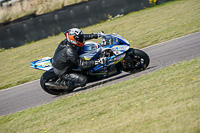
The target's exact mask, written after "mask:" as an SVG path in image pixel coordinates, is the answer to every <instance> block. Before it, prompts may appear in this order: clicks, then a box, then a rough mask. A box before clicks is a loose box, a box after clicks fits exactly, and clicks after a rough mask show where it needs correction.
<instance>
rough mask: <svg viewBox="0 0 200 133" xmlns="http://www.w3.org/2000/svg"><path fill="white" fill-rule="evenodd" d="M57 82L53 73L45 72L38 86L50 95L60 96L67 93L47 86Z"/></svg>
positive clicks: (64, 90) (66, 90)
mask: <svg viewBox="0 0 200 133" xmlns="http://www.w3.org/2000/svg"><path fill="white" fill-rule="evenodd" d="M57 80H58V77H57V76H56V74H55V73H54V72H48V71H46V72H45V73H44V74H43V75H42V77H41V78H40V85H41V87H42V89H43V90H44V91H45V92H47V93H49V94H52V95H62V94H65V93H67V92H69V90H68V89H52V88H50V87H49V86H48V85H47V84H48V83H52V82H53V83H54V82H56V81H57Z"/></svg>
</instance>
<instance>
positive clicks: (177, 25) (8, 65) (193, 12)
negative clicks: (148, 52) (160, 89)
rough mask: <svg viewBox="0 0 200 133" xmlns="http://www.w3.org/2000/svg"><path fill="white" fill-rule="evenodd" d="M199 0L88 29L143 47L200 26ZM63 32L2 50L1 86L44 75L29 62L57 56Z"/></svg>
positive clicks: (183, 1) (181, 1) (183, 0)
mask: <svg viewBox="0 0 200 133" xmlns="http://www.w3.org/2000/svg"><path fill="white" fill-rule="evenodd" d="M199 24H200V3H199V0H178V1H172V2H168V3H166V4H164V5H159V6H156V7H153V8H149V9H145V10H141V11H138V12H133V13H130V14H128V15H125V16H123V17H120V18H116V19H113V20H111V21H106V22H102V23H100V24H96V25H93V26H89V27H87V28H83V29H82V30H83V31H84V33H92V32H94V33H95V32H99V31H102V30H103V31H105V33H118V34H120V35H122V36H124V37H125V38H126V39H127V40H128V41H129V42H130V43H131V47H134V48H143V47H146V46H150V45H153V44H156V43H160V42H163V41H167V40H170V39H173V38H177V37H180V36H183V35H186V34H189V33H193V32H196V31H199V30H200V25H199ZM63 39H64V35H63V33H62V34H60V35H58V36H53V37H50V38H47V39H43V40H40V41H37V42H33V43H30V44H27V45H24V46H21V47H18V48H13V49H9V50H2V52H0V58H1V60H0V81H1V82H0V89H4V88H8V87H11V86H15V85H18V84H21V83H24V82H28V81H31V80H34V79H38V78H40V76H41V74H42V73H43V71H38V70H34V69H31V68H30V67H29V65H30V64H29V63H30V62H32V61H34V60H36V59H39V58H41V57H46V56H53V53H54V51H55V49H56V47H57V45H58V43H59V42H60V41H61V40H63Z"/></svg>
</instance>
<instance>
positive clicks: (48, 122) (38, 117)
mask: <svg viewBox="0 0 200 133" xmlns="http://www.w3.org/2000/svg"><path fill="white" fill-rule="evenodd" d="M199 64H200V58H198V59H195V60H192V61H189V62H182V63H179V64H178V65H173V66H170V67H167V68H164V69H162V70H158V71H156V72H153V73H150V74H147V75H143V76H140V77H137V78H133V79H131V80H127V81H124V82H120V83H118V84H115V85H111V86H109V87H106V88H101V89H97V90H94V91H90V92H86V93H81V94H78V93H76V94H74V95H73V96H71V97H68V98H63V99H60V100H57V101H56V102H53V103H50V104H46V105H42V106H39V107H35V108H31V109H28V110H25V111H20V112H17V113H15V114H11V115H9V116H1V118H0V129H1V130H0V132H1V133H7V132H20V133H27V132H33V133H34V132H35V133H40V132H50V133H55V132H59V133H69V132H72V133H76V132H77V133H80V132H81V133H86V132H90V133H91V132H99V133H101V132H102V133H103V132H104V133H113V132H116V133H119V132H127V133H133V132H137V133H138V132H139V133H147V132H153V133H154V132H155V133H162V132H167V133H168V132H169V133H198V132H199V131H200V114H199V110H200V92H199V89H200V66H199Z"/></svg>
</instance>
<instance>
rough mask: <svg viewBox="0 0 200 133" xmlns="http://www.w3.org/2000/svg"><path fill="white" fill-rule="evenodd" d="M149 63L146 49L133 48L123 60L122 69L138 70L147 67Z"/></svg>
mask: <svg viewBox="0 0 200 133" xmlns="http://www.w3.org/2000/svg"><path fill="white" fill-rule="evenodd" d="M149 63H150V59H149V56H148V55H147V54H146V53H145V52H144V51H142V50H139V49H132V48H131V49H130V51H129V52H128V53H127V56H126V57H125V58H124V60H123V62H122V66H123V69H122V70H123V71H126V72H131V73H134V72H138V71H141V70H144V69H146V68H147V67H148V65H149Z"/></svg>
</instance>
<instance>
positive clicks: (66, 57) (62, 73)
mask: <svg viewBox="0 0 200 133" xmlns="http://www.w3.org/2000/svg"><path fill="white" fill-rule="evenodd" d="M64 34H65V36H66V39H65V40H63V41H62V42H61V43H60V44H59V45H58V47H57V49H56V51H55V54H54V56H53V59H52V66H53V69H54V73H55V74H56V75H57V76H58V77H59V78H61V79H62V80H64V81H65V82H64V83H63V84H64V85H66V86H68V88H69V89H71V91H72V90H73V89H74V88H75V87H83V86H85V85H86V83H87V77H86V76H84V75H82V74H77V73H73V72H72V68H74V67H77V66H79V67H80V68H81V69H82V70H85V69H90V68H92V67H94V66H95V65H98V64H104V63H105V62H106V58H100V59H98V60H95V61H94V60H83V59H81V58H80V57H79V55H78V51H77V49H80V48H81V47H83V46H84V42H85V40H89V39H97V38H98V37H100V35H101V33H99V34H94V33H92V34H83V32H82V31H81V30H80V29H78V28H72V29H69V30H67V31H66V32H65V33H64Z"/></svg>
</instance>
